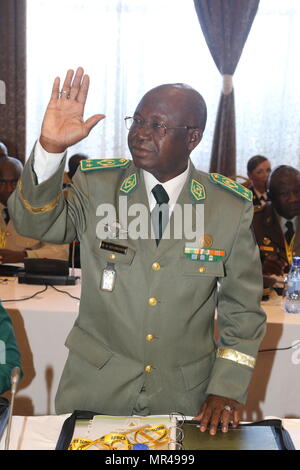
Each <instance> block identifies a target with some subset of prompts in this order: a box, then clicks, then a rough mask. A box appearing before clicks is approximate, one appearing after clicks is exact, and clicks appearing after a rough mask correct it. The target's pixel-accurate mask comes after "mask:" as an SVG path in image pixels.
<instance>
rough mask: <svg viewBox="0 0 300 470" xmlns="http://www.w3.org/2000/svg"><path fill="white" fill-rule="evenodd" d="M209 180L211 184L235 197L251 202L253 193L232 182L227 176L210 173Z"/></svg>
mask: <svg viewBox="0 0 300 470" xmlns="http://www.w3.org/2000/svg"><path fill="white" fill-rule="evenodd" d="M209 177H210V180H211V181H212V182H213V183H216V184H219V185H220V186H222V187H223V188H225V189H228V190H229V191H231V192H232V193H233V194H235V195H236V196H239V197H242V198H243V199H246V200H247V201H249V202H252V197H253V193H252V191H250V190H249V189H247V188H245V186H243V185H241V184H239V183H237V182H236V181H233V180H232V179H230V178H227V176H223V175H219V173H210V175H209Z"/></svg>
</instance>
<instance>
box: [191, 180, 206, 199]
mask: <svg viewBox="0 0 300 470" xmlns="http://www.w3.org/2000/svg"><path fill="white" fill-rule="evenodd" d="M190 191H191V195H192V196H193V198H194V199H196V201H202V200H203V199H205V198H206V193H205V187H204V186H203V184H201V183H199V181H197V180H195V179H192V181H191V186H190Z"/></svg>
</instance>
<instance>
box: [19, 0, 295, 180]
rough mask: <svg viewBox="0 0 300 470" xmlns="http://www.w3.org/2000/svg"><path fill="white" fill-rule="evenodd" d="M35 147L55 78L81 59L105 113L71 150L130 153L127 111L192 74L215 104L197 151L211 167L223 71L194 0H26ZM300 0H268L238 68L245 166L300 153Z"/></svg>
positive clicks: (241, 165)
mask: <svg viewBox="0 0 300 470" xmlns="http://www.w3.org/2000/svg"><path fill="white" fill-rule="evenodd" d="M27 9H28V11H27V22H28V24H27V31H28V37H27V58H28V59H27V60H28V67H27V74H28V76H27V87H28V90H27V99H28V104H27V122H28V125H27V154H29V152H30V149H31V147H32V145H33V143H34V141H35V140H36V138H37V137H38V135H39V132H40V126H41V121H42V116H43V113H44V110H45V107H46V105H47V102H48V100H49V97H50V91H51V87H52V82H53V80H54V78H55V77H56V76H57V75H59V76H61V78H63V77H64V75H65V72H66V70H67V69H68V68H76V67H77V66H78V65H82V66H83V67H84V69H85V71H86V73H88V74H89V75H90V77H91V87H90V93H89V97H88V101H87V105H86V113H85V116H86V117H88V116H89V115H91V114H94V113H98V112H100V113H104V114H105V115H106V119H105V120H104V121H102V122H101V123H100V124H98V125H97V126H96V127H95V128H94V129H93V130H92V132H91V134H90V136H89V137H87V139H85V140H84V141H83V142H81V143H79V144H77V145H76V146H74V147H73V148H71V149H69V155H72V153H75V151H76V152H77V151H81V152H85V153H87V154H88V155H89V156H90V157H91V158H93V157H98V158H99V157H101V158H105V157H108V158H114V157H115V158H120V157H127V158H128V157H130V155H129V150H128V149H127V130H126V128H125V125H124V120H123V118H124V117H125V116H126V115H129V116H131V115H132V114H133V112H134V109H135V107H136V105H137V103H138V101H139V100H140V98H141V97H142V95H143V94H144V93H145V92H146V91H147V90H149V89H150V88H152V87H154V86H156V85H159V84H161V83H170V82H184V83H188V84H189V85H191V86H193V87H194V88H196V89H197V90H198V91H199V92H200V93H201V94H202V95H203V97H204V98H205V101H206V103H207V106H208V122H207V128H206V131H205V134H204V138H203V140H202V142H201V143H200V145H199V146H198V147H197V149H196V150H195V151H194V152H193V154H192V160H193V162H194V163H195V165H196V166H197V167H198V168H200V169H203V170H205V171H207V170H208V168H209V160H210V151H211V143H212V138H213V130H214V124H215V119H216V112H217V106H218V102H219V98H220V93H221V87H222V79H221V77H220V74H219V72H218V70H217V68H216V66H215V64H214V62H213V59H212V57H211V55H210V52H209V50H208V48H207V45H206V42H205V40H204V37H203V35H202V32H201V28H200V25H199V23H198V18H197V15H196V12H195V9H194V2H193V1H192V0H163V1H161V0H151V1H149V0H64V1H63V2H62V1H60V0H51V2H50V1H49V0H27ZM299 36H300V5H299V2H298V0H285V2H282V1H281V0H261V1H260V6H259V11H258V14H257V16H256V18H255V20H254V23H253V26H252V29H251V31H250V35H249V38H248V41H247V43H246V46H245V48H244V51H243V54H242V56H241V59H240V63H239V65H238V67H237V70H236V73H235V75H234V79H233V82H234V89H235V101H236V120H237V172H238V174H241V175H245V174H246V162H247V160H248V159H249V158H250V157H251V156H252V155H255V154H258V153H259V154H262V155H265V156H267V157H268V158H269V159H270V160H271V161H272V163H273V165H274V166H275V165H276V164H279V163H289V164H291V165H294V166H297V167H298V166H299V160H300V122H299V121H300V113H299V112H298V109H299V108H300V87H299V85H298V84H299V72H300V70H299V69H300V64H299V60H298V44H299V39H300V38H299Z"/></svg>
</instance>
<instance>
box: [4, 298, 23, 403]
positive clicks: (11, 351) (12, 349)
mask: <svg viewBox="0 0 300 470" xmlns="http://www.w3.org/2000/svg"><path fill="white" fill-rule="evenodd" d="M14 367H20V368H21V360H20V353H19V349H18V346H17V343H16V338H15V333H14V329H13V325H12V322H11V319H10V316H9V315H8V313H7V311H6V310H5V308H4V307H3V306H2V304H1V302H0V394H2V393H4V392H6V391H7V390H9V389H10V386H11V384H10V376H11V371H12V369H13V368H14Z"/></svg>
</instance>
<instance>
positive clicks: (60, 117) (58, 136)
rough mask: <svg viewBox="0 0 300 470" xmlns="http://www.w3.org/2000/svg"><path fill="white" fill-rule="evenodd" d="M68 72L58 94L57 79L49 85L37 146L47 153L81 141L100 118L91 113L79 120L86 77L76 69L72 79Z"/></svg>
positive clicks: (61, 150) (87, 77)
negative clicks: (48, 98) (49, 92)
mask: <svg viewBox="0 0 300 470" xmlns="http://www.w3.org/2000/svg"><path fill="white" fill-rule="evenodd" d="M73 76H74V71H73V70H68V72H67V74H66V78H65V81H64V84H63V87H62V90H61V92H60V91H59V86H60V78H59V77H56V79H55V80H54V83H53V88H52V94H51V98H50V101H49V104H48V107H47V109H46V112H45V116H44V120H43V124H42V131H41V136H40V143H41V145H42V147H43V148H44V149H45V150H46V151H47V152H50V153H61V152H64V151H65V150H66V149H67V147H70V146H71V145H74V144H76V143H77V142H79V141H80V140H82V139H84V138H85V137H86V136H87V135H88V134H89V133H90V131H91V130H92V128H93V127H94V126H95V125H96V124H97V123H98V122H99V121H101V119H103V118H104V117H105V116H104V114H95V115H94V116H91V117H90V118H89V119H87V120H86V121H84V120H83V113H84V106H85V102H86V98H87V95H88V90H89V76H88V75H84V71H83V68H82V67H79V68H78V69H77V71H76V74H75V76H74V78H73Z"/></svg>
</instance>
